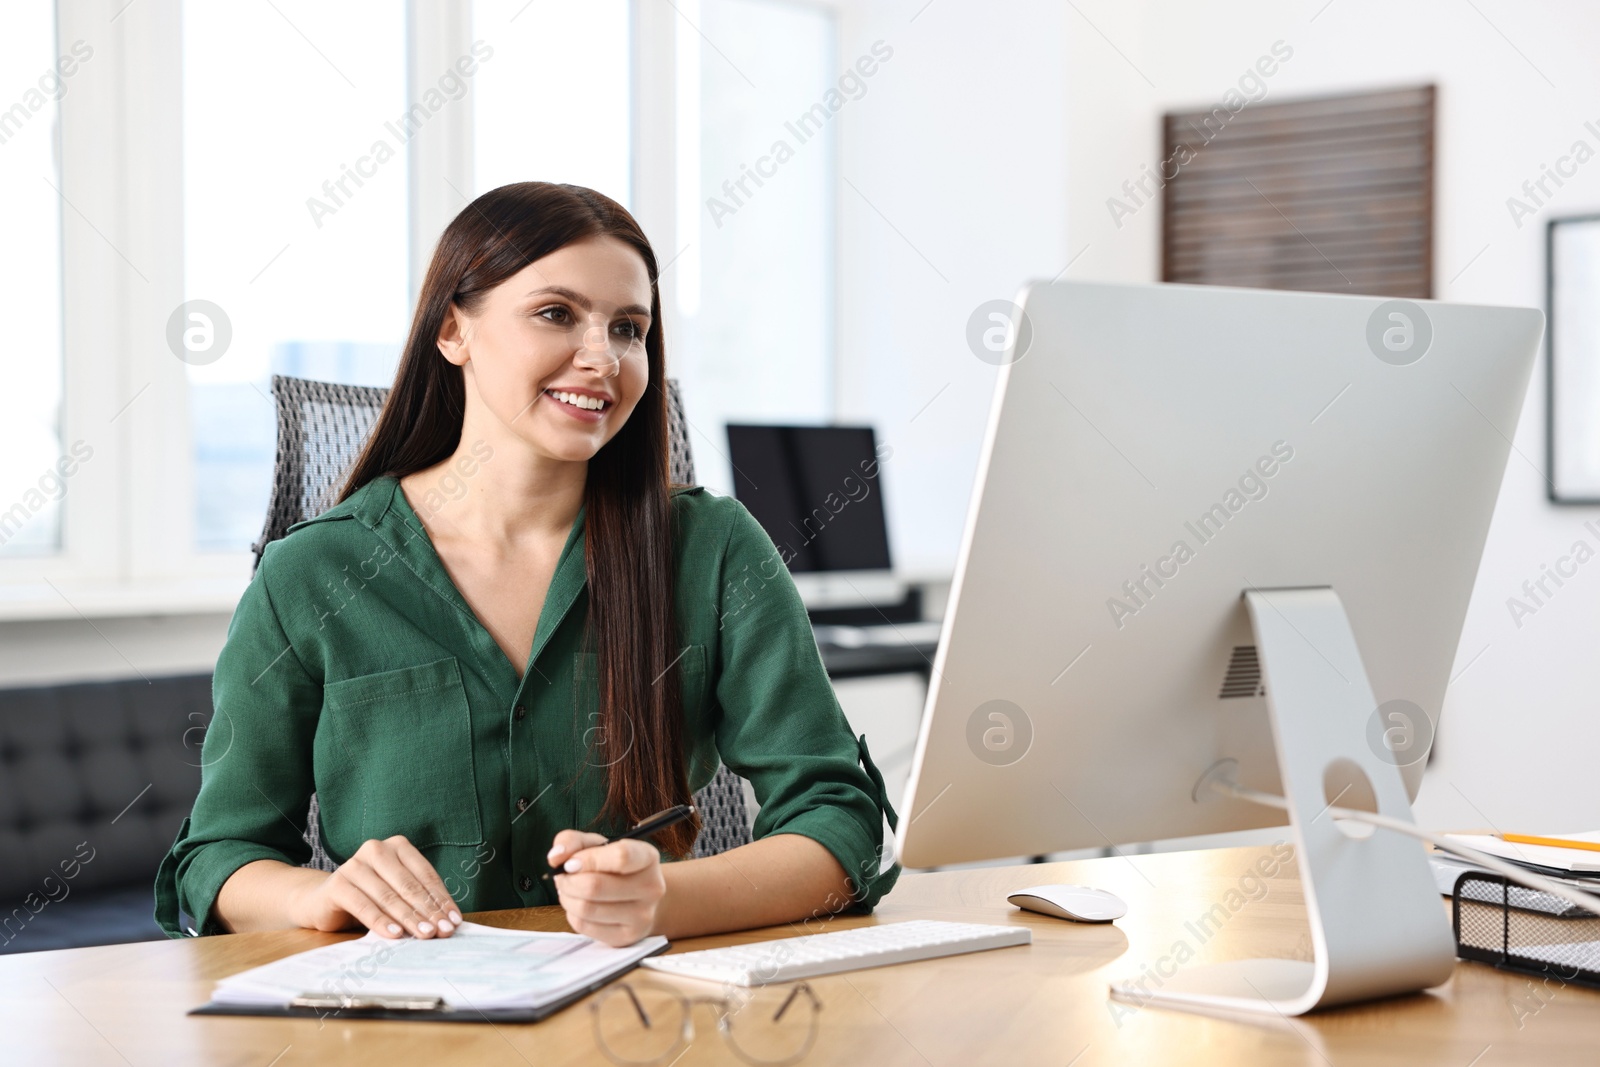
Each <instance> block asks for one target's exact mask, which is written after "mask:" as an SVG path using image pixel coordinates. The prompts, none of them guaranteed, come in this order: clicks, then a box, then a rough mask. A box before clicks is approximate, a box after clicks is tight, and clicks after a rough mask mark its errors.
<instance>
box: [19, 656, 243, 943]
mask: <svg viewBox="0 0 1600 1067" xmlns="http://www.w3.org/2000/svg"><path fill="white" fill-rule="evenodd" d="M210 721H211V676H210V675H209V674H197V675H184V676H178V677H166V678H153V679H150V680H146V679H144V678H135V679H131V680H123V681H110V682H82V683H74V684H70V685H45V686H33V687H29V688H19V689H8V690H0V953H6V952H37V951H40V950H43V949H55V948H73V947H78V946H82V945H104V944H115V943H119V942H124V941H150V940H159V939H160V938H161V937H162V933H161V930H160V928H159V927H157V926H156V924H155V920H154V918H153V917H152V913H153V911H154V909H155V898H154V892H153V889H152V887H153V885H154V883H155V874H156V867H157V866H158V865H159V864H160V862H161V857H162V856H164V855H165V854H166V851H167V849H168V848H169V847H170V846H171V844H172V840H173V838H174V837H176V836H177V833H178V827H179V826H180V825H182V823H183V820H184V817H185V816H187V815H188V814H189V810H190V808H192V807H193V806H194V798H195V794H196V792H197V791H198V790H199V788H200V762H201V756H200V743H201V741H202V740H203V738H204V736H205V730H206V728H207V726H208V724H209V723H210Z"/></svg>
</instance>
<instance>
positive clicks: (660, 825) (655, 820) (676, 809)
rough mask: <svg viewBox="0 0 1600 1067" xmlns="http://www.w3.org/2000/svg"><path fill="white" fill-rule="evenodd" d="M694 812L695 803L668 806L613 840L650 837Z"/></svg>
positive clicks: (546, 877) (546, 878)
mask: <svg viewBox="0 0 1600 1067" xmlns="http://www.w3.org/2000/svg"><path fill="white" fill-rule="evenodd" d="M693 814H694V805H693V804H678V805H675V806H673V807H670V808H668V809H667V810H666V811H658V812H656V813H655V814H654V815H652V816H650V817H649V818H648V819H645V820H644V821H643V822H641V823H640V824H639V825H638V826H635V827H634V828H633V829H631V830H629V831H628V832H627V833H625V834H622V835H621V836H620V837H617V838H614V839H613V840H617V841H621V840H624V839H626V838H635V839H637V838H644V837H649V836H650V835H651V834H653V833H655V832H656V831H658V830H665V829H666V828H667V827H669V826H673V825H675V824H677V823H680V822H682V821H683V820H685V819H687V818H688V817H689V816H691V815H693ZM607 843H608V844H609V842H607ZM591 847H594V848H598V847H599V846H598V845H595V846H591ZM578 851H579V852H582V851H585V850H584V849H579V850H578ZM573 855H574V856H575V855H577V853H576V852H575V853H573ZM568 859H571V857H570V856H569V857H568ZM559 873H561V872H559V871H546V872H545V873H544V874H541V875H540V876H539V877H540V878H541V879H543V880H544V881H547V882H548V881H549V880H550V879H552V878H554V877H555V876H556V875H557V874H559Z"/></svg>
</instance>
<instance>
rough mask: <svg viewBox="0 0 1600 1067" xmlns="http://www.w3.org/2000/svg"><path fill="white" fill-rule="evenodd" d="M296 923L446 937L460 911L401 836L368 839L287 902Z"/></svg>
mask: <svg viewBox="0 0 1600 1067" xmlns="http://www.w3.org/2000/svg"><path fill="white" fill-rule="evenodd" d="M289 913H290V915H291V916H292V917H293V920H294V922H295V925H297V926H301V927H306V928H309V929H312V930H328V931H333V930H347V929H349V928H350V927H351V926H364V927H366V928H367V929H369V930H372V931H375V932H376V933H377V934H378V936H380V937H403V936H405V935H406V934H410V935H411V936H412V937H421V938H428V937H449V936H450V935H451V934H452V933H454V932H455V929H456V927H458V926H460V925H461V912H460V910H459V909H458V908H457V907H456V903H455V901H454V900H452V899H451V898H450V893H449V891H448V890H447V889H445V887H444V882H442V881H440V879H439V874H438V872H437V871H435V870H434V869H433V865H432V864H431V863H429V862H428V861H427V859H426V858H425V857H424V856H423V855H422V853H421V852H419V851H417V848H416V846H415V845H413V844H412V843H411V842H410V841H407V840H406V839H405V838H404V837H401V836H400V835H398V834H397V835H395V836H394V837H389V838H385V839H384V840H382V841H378V840H375V839H374V840H369V841H366V842H365V843H363V844H362V846H361V847H360V848H358V849H357V850H356V853H355V855H353V856H351V857H350V859H349V860H348V861H346V862H345V863H344V864H342V865H341V866H340V867H339V868H338V869H337V870H335V871H334V872H333V873H332V874H330V875H328V877H326V878H324V879H322V880H321V881H320V882H316V883H315V884H312V885H308V886H306V887H305V888H304V889H301V890H299V891H298V892H297V893H296V894H295V895H294V898H293V899H292V900H291V901H290V903H289Z"/></svg>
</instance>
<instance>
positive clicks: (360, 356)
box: [168, 0, 421, 551]
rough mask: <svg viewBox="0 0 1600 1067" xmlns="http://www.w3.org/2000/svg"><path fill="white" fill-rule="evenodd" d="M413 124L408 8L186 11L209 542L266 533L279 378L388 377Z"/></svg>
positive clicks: (403, 296)
mask: <svg viewBox="0 0 1600 1067" xmlns="http://www.w3.org/2000/svg"><path fill="white" fill-rule="evenodd" d="M417 114H419V113H416V112H413V111H412V110H411V109H410V105H409V103H408V100H407V88H406V16H405V5H403V4H396V3H392V2H389V0H347V2H343V3H339V4H319V3H315V2H313V0H275V3H273V4H239V3H235V2H232V0H185V3H184V5H183V124H184V152H183V182H184V200H183V202H184V220H183V235H184V250H183V251H184V296H185V304H184V306H183V307H182V308H180V309H178V310H177V311H175V312H174V315H175V317H176V318H175V321H174V322H171V323H169V326H168V334H169V343H173V338H174V337H176V338H177V341H176V343H175V349H178V350H181V351H182V355H180V357H179V358H182V359H184V360H185V361H186V362H187V363H188V364H189V367H188V375H189V381H190V414H191V423H192V427H193V441H194V445H193V448H194V457H193V459H194V470H195V481H194V485H195V491H194V514H195V543H196V547H197V548H200V549H205V550H227V551H238V550H241V549H244V548H246V547H247V546H248V545H249V544H250V542H251V541H252V540H254V539H255V538H256V537H257V536H258V535H259V534H260V532H261V524H262V519H263V517H264V516H265V515H266V510H267V499H268V495H269V493H270V490H271V483H272V462H273V452H274V440H275V432H276V431H275V421H274V418H275V416H274V407H273V403H272V397H271V391H270V378H271V375H272V374H274V373H276V374H289V375H294V376H296V377H304V378H316V379H319V380H323V381H337V382H345V383H350V384H358V385H389V384H390V383H391V382H392V381H393V378H394V370H395V365H396V361H397V359H398V356H399V351H400V347H401V344H402V343H403V340H404V337H405V332H406V329H407V327H408V326H409V308H408V299H407V263H408V260H407V254H408V245H407V241H408V236H407V235H408V230H407V160H406V146H405V138H406V136H407V135H408V134H409V133H410V132H411V130H412V128H413V127H415V126H416V125H417V123H418V122H419V121H421V120H419V119H418V118H417V117H416V115H417ZM408 115H409V116H410V117H409V118H408Z"/></svg>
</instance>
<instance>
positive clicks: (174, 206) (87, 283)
mask: <svg viewBox="0 0 1600 1067" xmlns="http://www.w3.org/2000/svg"><path fill="white" fill-rule="evenodd" d="M782 2H784V3H788V4H794V5H796V6H810V7H822V8H826V9H829V10H831V11H833V12H834V14H835V20H834V25H835V33H836V34H839V35H842V32H843V23H844V18H843V15H844V12H843V10H842V9H841V5H840V4H839V3H837V2H836V0H782ZM54 6H55V9H56V27H57V30H56V39H57V47H58V51H59V49H60V44H61V42H67V43H68V44H69V45H70V43H71V42H73V41H76V40H78V39H80V38H81V39H82V40H84V41H86V42H88V43H89V44H90V45H91V46H92V47H93V48H94V49H95V55H94V62H93V63H89V64H85V65H84V66H83V68H82V69H81V71H80V72H79V73H78V75H77V76H75V77H74V78H73V81H72V86H71V91H69V92H68V93H67V94H66V95H65V96H64V97H62V99H61V101H60V102H59V105H58V106H59V107H60V149H61V151H60V160H61V169H60V181H61V193H62V197H63V200H64V201H65V202H64V203H63V205H62V212H61V261H62V275H61V277H62V301H61V307H62V319H63V323H62V327H63V328H62V353H61V356H62V374H63V390H62V394H63V400H62V408H63V411H62V446H63V449H69V448H70V447H71V445H72V443H73V442H75V441H78V440H83V441H85V442H86V443H88V444H89V445H90V446H91V447H92V448H93V449H94V456H93V458H92V460H90V461H89V462H86V463H83V464H82V465H81V466H80V468H79V469H78V471H77V472H76V473H75V474H74V475H73V476H72V478H71V479H70V480H69V482H68V489H67V493H66V496H65V497H64V498H63V507H62V525H61V542H60V547H59V549H58V550H57V551H56V552H54V553H51V554H48V555H37V556H15V557H7V558H0V621H5V620H19V619H72V618H82V619H93V618H103V617H114V616H140V615H146V616H161V615H176V614H204V613H229V612H231V611H232V610H233V607H234V605H235V604H236V603H237V601H238V598H239V595H240V594H241V593H242V592H243V590H244V588H245V586H246V585H247V584H248V583H249V580H250V574H251V561H252V553H251V552H250V551H249V550H240V551H229V552H211V551H202V550H199V549H197V548H195V547H194V534H195V521H194V491H195V478H194V449H193V438H192V430H191V422H190V408H189V403H190V394H189V381H188V375H187V365H186V364H185V363H183V362H182V361H181V360H178V359H176V358H174V357H173V355H172V353H171V352H170V351H168V350H167V347H166V342H165V325H166V320H167V317H168V316H169V315H170V314H171V311H172V309H173V308H176V307H177V306H178V305H179V304H180V303H182V301H183V299H184V277H183V225H184V197H183V181H182V177H183V85H182V70H183V66H182V61H183V56H182V46H183V34H182V2H181V0H141V2H139V3H135V4H129V3H127V0H72V2H62V0H57V2H56V3H55V5H54ZM630 6H631V17H630V32H631V33H632V35H633V47H632V50H631V51H632V56H633V61H632V70H631V72H630V76H631V80H632V89H631V94H632V112H633V114H632V128H631V130H630V133H629V137H630V141H631V145H632V160H631V170H632V191H633V200H634V204H633V211H634V214H635V216H636V217H637V218H638V220H639V222H640V224H641V226H643V227H644V229H645V231H646V232H647V233H649V234H650V235H651V239H652V241H653V243H654V244H655V245H656V246H657V248H659V249H666V248H671V249H673V250H676V248H677V243H676V241H677V232H676V230H677V226H676V211H677V207H676V205H677V189H676V173H677V167H676V143H677V133H676V116H675V108H676V100H675V97H676V92H675V87H676V62H675V57H676V52H677V46H676V34H677V33H679V32H695V31H693V30H692V29H690V28H689V27H687V26H685V25H683V22H682V19H681V17H680V16H679V15H678V13H677V12H676V11H675V9H674V8H673V7H672V5H669V4H660V3H654V2H651V0H631V4H630ZM405 11H406V15H405V17H406V20H407V25H406V41H407V45H406V50H407V55H406V63H407V67H406V79H407V83H408V86H409V87H415V86H417V85H419V84H421V82H423V81H427V80H430V78H431V76H432V74H431V73H430V72H437V71H439V70H443V69H445V67H447V66H448V65H450V64H451V63H453V62H454V60H455V58H456V57H457V56H460V55H462V54H464V53H465V52H466V51H467V50H468V49H469V48H470V47H471V43H472V41H473V39H474V35H473V27H472V25H471V14H472V12H471V5H470V4H462V3H455V2H452V0H408V2H407V4H406V7H405ZM410 91H411V90H410V89H408V92H410ZM470 100H471V97H470V96H469V97H468V103H469V104H470ZM472 114H473V109H472V108H471V107H470V106H468V107H464V108H447V109H445V110H444V111H442V112H440V113H439V115H438V116H437V117H436V120H435V121H433V122H430V123H429V124H428V125H427V126H426V127H425V128H424V129H423V130H422V131H419V134H418V136H416V137H414V138H412V140H411V141H410V142H408V144H407V169H408V193H407V198H408V212H407V214H408V219H407V226H408V244H409V252H408V259H409V267H410V270H409V279H410V281H409V293H408V296H409V297H410V301H409V302H410V304H411V305H413V306H414V304H415V300H416V296H417V293H418V292H419V290H420V287H421V281H422V278H423V275H424V273H425V271H426V268H427V262H428V259H429V257H430V256H431V255H432V251H433V247H434V244H435V242H436V240H437V238H438V235H439V234H440V233H441V232H442V231H443V229H444V227H445V226H446V225H447V224H448V223H449V221H450V219H451V218H453V217H454V216H455V214H456V213H457V212H458V211H459V210H460V206H461V205H460V203H459V200H460V197H459V195H458V193H457V192H456V190H470V189H471V188H472V186H473V180H472V179H473V175H472V168H473V160H472V157H473V153H472V138H473V135H474V130H473V120H472ZM840 143H841V146H842V143H843V142H842V141H841V142H840ZM842 170H843V161H842V159H841V160H840V161H839V163H838V166H836V170H835V190H834V193H835V196H836V197H837V195H838V188H837V186H838V185H839V175H840V173H841V172H842ZM108 174H110V175H116V176H117V180H114V181H107V180H104V177H103V176H104V175H108ZM837 225H838V219H837V216H836V218H835V226H836V227H837ZM835 237H836V239H835V241H834V242H833V250H834V251H833V263H832V270H831V272H830V273H831V275H832V276H831V278H830V280H829V287H830V289H831V291H832V294H833V298H834V309H835V310H834V332H835V336H836V338H837V332H838V328H839V326H838V324H839V322H840V321H841V315H840V314H839V301H840V299H841V298H842V297H843V296H844V295H845V294H843V293H841V292H840V291H839V286H838V269H837V266H838V249H839V247H840V245H839V242H838V240H837V234H836V235H835ZM669 284H670V281H669ZM662 317H663V320H664V321H663V323H662V326H663V329H664V330H665V331H666V334H667V336H669V337H671V336H674V335H675V333H676V331H674V326H675V325H676V320H677V318H678V312H677V307H676V301H674V300H671V299H668V300H664V301H663V308H662ZM679 335H681V334H679ZM835 351H837V344H836V345H835ZM828 374H829V378H830V381H832V382H833V383H834V389H835V391H836V390H837V383H838V375H837V373H836V368H835V367H832V366H830V367H829V368H828ZM835 399H836V400H837V397H835Z"/></svg>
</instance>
